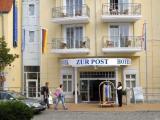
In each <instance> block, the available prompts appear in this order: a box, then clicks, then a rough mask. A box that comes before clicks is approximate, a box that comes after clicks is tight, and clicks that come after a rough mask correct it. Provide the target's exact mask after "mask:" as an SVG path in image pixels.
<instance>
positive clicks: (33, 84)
mask: <svg viewBox="0 0 160 120" xmlns="http://www.w3.org/2000/svg"><path fill="white" fill-rule="evenodd" d="M26 87H27V89H26V90H27V97H34V98H37V97H38V83H37V80H27V86H26Z"/></svg>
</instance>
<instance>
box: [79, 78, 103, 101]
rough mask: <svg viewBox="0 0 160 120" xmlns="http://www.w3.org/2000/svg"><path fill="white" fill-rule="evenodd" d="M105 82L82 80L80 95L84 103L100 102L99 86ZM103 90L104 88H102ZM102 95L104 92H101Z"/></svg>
mask: <svg viewBox="0 0 160 120" xmlns="http://www.w3.org/2000/svg"><path fill="white" fill-rule="evenodd" d="M102 81H105V80H80V95H81V100H82V101H83V102H97V101H99V97H100V96H99V84H100V83H101V82H102ZM101 90H102V88H101ZM101 93H102V92H101ZM101 97H102V95H101Z"/></svg>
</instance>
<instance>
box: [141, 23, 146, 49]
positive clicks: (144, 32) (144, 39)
mask: <svg viewBox="0 0 160 120" xmlns="http://www.w3.org/2000/svg"><path fill="white" fill-rule="evenodd" d="M146 25H147V24H146V23H143V29H142V40H143V43H144V50H145V51H146V48H147V44H146V42H147V41H146V40H147V28H146Z"/></svg>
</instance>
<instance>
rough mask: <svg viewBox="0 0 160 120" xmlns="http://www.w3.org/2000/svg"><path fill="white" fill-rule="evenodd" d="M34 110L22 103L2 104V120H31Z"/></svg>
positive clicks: (0, 103)
mask: <svg viewBox="0 0 160 120" xmlns="http://www.w3.org/2000/svg"><path fill="white" fill-rule="evenodd" d="M32 117H33V110H32V109H31V108H29V107H28V106H27V105H26V104H24V103H22V102H20V101H5V102H0V119H1V120H31V118H32Z"/></svg>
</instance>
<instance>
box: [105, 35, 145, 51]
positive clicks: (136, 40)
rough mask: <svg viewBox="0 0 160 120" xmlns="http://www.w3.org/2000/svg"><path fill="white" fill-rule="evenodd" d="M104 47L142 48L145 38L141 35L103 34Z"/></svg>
mask: <svg viewBox="0 0 160 120" xmlns="http://www.w3.org/2000/svg"><path fill="white" fill-rule="evenodd" d="M102 44H103V48H117V47H123V48H142V47H143V39H142V37H141V36H103V37H102Z"/></svg>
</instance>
